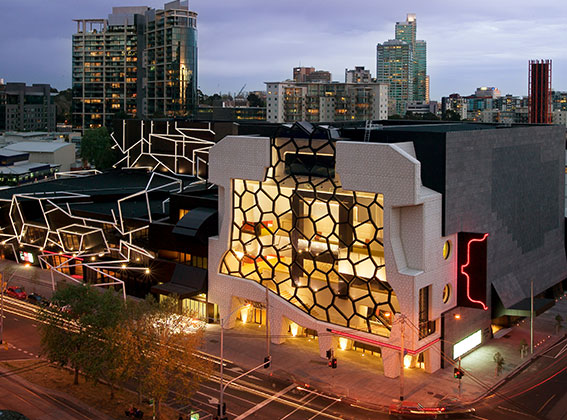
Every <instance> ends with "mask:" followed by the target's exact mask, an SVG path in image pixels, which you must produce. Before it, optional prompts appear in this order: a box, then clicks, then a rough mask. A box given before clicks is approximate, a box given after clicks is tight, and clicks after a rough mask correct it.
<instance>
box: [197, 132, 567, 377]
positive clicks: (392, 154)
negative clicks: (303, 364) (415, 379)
mask: <svg viewBox="0 0 567 420" xmlns="http://www.w3.org/2000/svg"><path fill="white" fill-rule="evenodd" d="M386 123H387V122H385V124H384V126H383V128H382V129H377V130H372V131H370V132H368V131H367V130H364V129H361V128H352V129H349V128H343V129H342V131H340V132H339V130H337V129H335V128H332V127H328V126H312V125H311V124H309V123H295V124H293V125H291V124H289V125H284V126H282V127H281V128H280V129H279V130H278V131H277V132H276V133H275V134H274V135H273V136H272V137H271V138H270V137H257V136H256V137H251V136H228V137H226V138H225V139H223V140H222V141H220V142H219V143H217V144H216V145H214V146H213V148H212V149H211V152H210V166H209V181H210V182H212V183H214V184H216V185H217V186H218V188H219V235H218V237H213V238H211V239H210V240H209V284H208V298H209V300H210V301H211V302H214V303H216V304H217V305H218V308H219V311H220V316H222V317H228V319H226V318H225V327H228V328H232V327H233V326H234V324H235V321H236V319H237V318H239V319H241V320H242V321H243V322H258V323H264V322H265V321H263V317H265V316H266V313H268V316H269V322H268V324H269V327H270V330H271V337H272V342H274V343H283V342H284V341H285V340H286V338H287V337H295V336H298V337H300V336H309V337H311V338H314V337H317V341H318V345H319V354H320V356H321V357H325V356H326V354H327V351H328V350H331V351H332V350H334V349H336V348H337V347H340V348H341V349H353V348H354V349H361V348H362V349H365V351H370V352H373V353H375V354H379V355H380V356H381V362H382V363H383V368H384V374H385V375H386V376H388V377H395V376H397V375H398V373H399V371H400V356H399V355H400V351H401V349H402V348H403V349H404V352H405V354H406V356H405V357H404V364H406V363H407V366H420V367H421V368H423V369H425V371H427V372H434V371H436V370H438V369H439V368H441V367H443V365H444V360H445V359H446V358H448V359H458V358H459V357H460V356H462V355H464V354H466V353H467V352H469V351H471V350H472V349H474V348H476V347H477V346H479V345H481V344H482V343H486V342H488V341H489V340H490V339H491V337H492V334H493V332H494V331H497V330H498V329H500V328H502V327H503V326H509V325H510V323H511V322H513V321H514V320H515V319H517V317H518V316H526V315H527V314H528V310H526V302H529V299H530V284H532V285H533V288H534V294H535V300H534V305H535V312H536V313H540V312H541V311H543V310H545V308H546V307H549V305H552V304H553V299H547V298H546V295H545V293H550V294H551V295H553V290H555V289H557V290H559V291H560V289H561V282H562V281H563V280H564V279H565V278H566V275H567V260H566V255H565V241H564V232H565V219H564V211H565V209H564V199H563V197H564V188H565V187H564V166H565V162H564V149H565V128H562V127H559V126H511V127H502V126H498V125H488V124H487V125H483V124H462V123H455V124H426V123H421V124H418V125H415V124H414V125H392V124H390V125H388V124H386ZM368 134H370V136H368ZM243 162H245V163H246V164H243ZM266 306H268V307H269V311H265V307H266ZM527 308H529V305H527ZM229 314H230V315H229ZM514 317H516V318H514ZM369 363H370V362H369Z"/></svg>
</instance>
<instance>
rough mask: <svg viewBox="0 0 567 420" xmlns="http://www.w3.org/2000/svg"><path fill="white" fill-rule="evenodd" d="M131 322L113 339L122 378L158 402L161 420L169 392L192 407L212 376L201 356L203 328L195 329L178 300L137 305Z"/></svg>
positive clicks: (124, 324) (206, 362)
mask: <svg viewBox="0 0 567 420" xmlns="http://www.w3.org/2000/svg"><path fill="white" fill-rule="evenodd" d="M128 318H129V319H128V320H127V321H126V322H125V323H123V324H121V325H119V326H118V327H117V328H116V330H115V334H114V340H115V342H116V345H117V348H118V349H120V350H119V358H118V359H119V361H120V363H118V371H119V372H118V373H117V376H120V377H123V378H125V379H127V380H134V381H136V384H137V388H138V395H139V397H140V396H141V394H145V395H147V396H149V397H150V398H151V399H153V400H154V403H155V407H156V416H157V417H156V418H158V419H159V416H160V412H161V405H162V403H163V401H164V400H165V398H166V397H167V396H168V395H169V394H170V392H172V393H173V395H175V397H176V399H177V400H179V402H181V403H185V404H187V403H189V400H190V398H191V396H192V394H193V393H194V392H195V391H196V390H197V388H198V386H199V384H200V383H201V382H202V381H203V380H204V379H205V378H207V377H208V375H209V373H210V370H211V365H210V363H209V361H208V360H205V359H204V358H202V357H200V356H199V355H198V354H197V353H196V350H197V349H198V348H199V347H200V346H201V344H202V341H203V329H202V328H201V327H197V328H194V327H192V323H194V321H193V320H192V318H191V314H189V313H179V311H178V310H177V303H176V301H174V300H173V299H166V300H164V301H162V302H159V303H158V302H155V301H152V300H151V299H148V300H146V301H145V302H142V303H138V304H135V305H134V307H133V308H131V309H130V312H129V317H128Z"/></svg>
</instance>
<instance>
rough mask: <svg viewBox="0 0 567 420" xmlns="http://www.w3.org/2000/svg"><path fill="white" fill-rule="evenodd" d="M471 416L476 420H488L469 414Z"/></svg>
mask: <svg viewBox="0 0 567 420" xmlns="http://www.w3.org/2000/svg"><path fill="white" fill-rule="evenodd" d="M469 416H471V417H474V418H475V419H479V420H488V419H486V418H484V417H480V416H477V415H476V414H469Z"/></svg>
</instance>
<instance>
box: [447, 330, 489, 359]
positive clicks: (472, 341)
mask: <svg viewBox="0 0 567 420" xmlns="http://www.w3.org/2000/svg"><path fill="white" fill-rule="evenodd" d="M481 343H482V331H481V330H478V331H476V332H474V333H473V334H471V335H469V336H468V337H467V338H465V339H463V340H461V341H459V342H458V343H457V344H455V345H454V346H453V359H456V358H458V357H459V356H462V355H463V354H465V353H467V352H468V351H470V350H472V349H474V348H475V347H476V346H478V345H480V344H481Z"/></svg>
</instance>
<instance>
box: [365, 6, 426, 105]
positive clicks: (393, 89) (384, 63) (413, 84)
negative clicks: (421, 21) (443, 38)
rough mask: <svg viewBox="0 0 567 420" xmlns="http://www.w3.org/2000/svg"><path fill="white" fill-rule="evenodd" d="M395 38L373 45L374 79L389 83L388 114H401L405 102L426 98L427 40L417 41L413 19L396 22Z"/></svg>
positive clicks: (410, 14)
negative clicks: (389, 106) (374, 47)
mask: <svg viewBox="0 0 567 420" xmlns="http://www.w3.org/2000/svg"><path fill="white" fill-rule="evenodd" d="M395 34H396V37H395V39H391V40H389V41H386V42H384V43H382V44H378V45H377V47H376V55H377V56H376V62H377V66H376V67H377V71H376V73H377V81H378V82H383V83H388V84H389V85H390V102H391V104H392V108H391V113H396V114H400V115H403V114H405V107H406V104H407V102H409V101H426V100H427V99H428V98H427V97H428V94H427V93H428V92H427V83H426V75H427V43H426V42H425V41H421V40H417V39H416V38H417V20H416V16H415V14H414V13H409V14H408V15H407V18H406V20H405V22H397V23H396V29H395Z"/></svg>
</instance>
